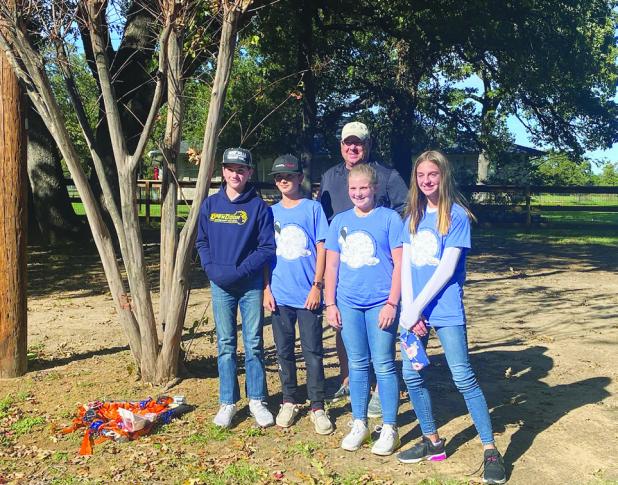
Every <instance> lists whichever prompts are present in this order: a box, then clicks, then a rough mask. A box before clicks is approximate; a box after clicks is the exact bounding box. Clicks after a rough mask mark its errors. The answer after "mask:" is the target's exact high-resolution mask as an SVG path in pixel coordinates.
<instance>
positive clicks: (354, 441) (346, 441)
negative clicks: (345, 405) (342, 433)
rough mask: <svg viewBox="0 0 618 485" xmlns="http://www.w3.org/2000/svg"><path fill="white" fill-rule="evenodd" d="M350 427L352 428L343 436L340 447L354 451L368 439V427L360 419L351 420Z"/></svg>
mask: <svg viewBox="0 0 618 485" xmlns="http://www.w3.org/2000/svg"><path fill="white" fill-rule="evenodd" d="M350 428H352V431H350V432H349V433H348V434H347V435H346V437H345V438H343V441H342V442H341V447H342V448H343V449H344V450H347V451H356V450H358V449H359V448H360V447H361V446H363V443H364V442H365V441H367V440H368V439H369V428H367V424H365V422H364V421H362V420H360V419H355V420H354V421H352V422H351V423H350Z"/></svg>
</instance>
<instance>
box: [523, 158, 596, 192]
mask: <svg viewBox="0 0 618 485" xmlns="http://www.w3.org/2000/svg"><path fill="white" fill-rule="evenodd" d="M534 172H535V173H534V176H533V181H534V182H535V183H538V184H540V185H591V183H592V180H593V178H592V167H591V164H590V161H588V160H581V161H578V160H574V159H573V158H571V157H570V156H569V155H568V154H566V153H558V152H551V153H549V154H548V155H547V156H545V157H543V158H541V159H539V160H538V161H537V162H536V164H535V170H534Z"/></svg>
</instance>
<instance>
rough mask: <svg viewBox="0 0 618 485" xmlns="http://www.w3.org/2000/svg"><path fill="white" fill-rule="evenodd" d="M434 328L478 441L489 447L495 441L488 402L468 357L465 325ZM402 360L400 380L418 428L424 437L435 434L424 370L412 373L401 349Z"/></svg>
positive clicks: (424, 342) (410, 366) (408, 361)
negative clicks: (476, 433)
mask: <svg viewBox="0 0 618 485" xmlns="http://www.w3.org/2000/svg"><path fill="white" fill-rule="evenodd" d="M434 329H435V330H436V333H437V334H438V338H439V339H440V343H441V344H442V349H443V350H444V355H445V357H446V362H447V363H448V366H449V369H450V370H451V375H452V377H453V382H454V383H455V386H456V387H457V389H458V390H459V392H460V393H461V394H462V395H463V398H464V400H465V401H466V406H467V407H468V411H469V412H470V416H472V421H473V422H474V426H475V427H476V431H477V432H478V434H479V436H480V438H481V442H482V443H483V444H484V445H489V444H492V443H493V442H494V435H493V432H492V430H491V420H490V418H489V410H488V409H487V402H486V401H485V396H484V395H483V391H482V390H481V387H480V386H479V383H478V381H477V380H476V376H475V375H474V370H473V369H472V366H471V365H470V359H469V356H468V335H467V332H466V326H465V325H455V326H452V327H434ZM421 340H422V342H423V345H424V346H425V347H427V341H428V340H429V334H427V335H426V336H425V337H423V338H422V339H421ZM401 359H402V360H403V380H404V382H405V383H406V386H407V387H408V393H409V394H410V400H411V401H412V406H413V407H414V412H415V413H416V417H417V418H418V422H419V423H420V425H421V431H422V433H423V434H424V435H425V436H428V435H430V434H434V433H436V431H437V430H436V423H435V421H434V419H433V410H432V406H431V397H430V396H429V391H428V389H427V387H426V385H425V381H424V379H423V376H424V374H425V369H422V370H421V371H420V372H418V371H416V370H414V369H413V368H412V364H411V363H410V359H409V358H408V356H407V354H406V353H405V352H404V351H403V350H402V352H401Z"/></svg>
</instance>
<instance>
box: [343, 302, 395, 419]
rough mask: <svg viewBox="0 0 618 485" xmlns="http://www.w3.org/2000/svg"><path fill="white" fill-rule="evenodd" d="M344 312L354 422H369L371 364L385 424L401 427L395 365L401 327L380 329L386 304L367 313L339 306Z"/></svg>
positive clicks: (344, 339) (344, 333) (344, 338)
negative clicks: (396, 345) (398, 413)
mask: <svg viewBox="0 0 618 485" xmlns="http://www.w3.org/2000/svg"><path fill="white" fill-rule="evenodd" d="M337 306H338V308H339V312H340V313H341V321H342V329H341V337H342V338H343V344H344V345H345V350H346V352H347V354H348V365H349V368H350V400H351V401H352V416H353V417H354V419H362V420H366V419H367V406H368V405H369V364H370V363H373V369H374V371H375V374H376V380H377V382H378V393H379V395H380V401H381V403H382V416H383V419H384V424H392V425H396V424H397V408H398V405H399V380H398V378H397V367H396V366H395V339H396V335H397V325H396V324H395V323H393V324H392V325H391V326H390V327H389V328H387V329H386V330H382V329H381V328H379V327H378V315H379V314H380V310H381V309H382V307H383V305H379V306H376V307H373V308H369V309H367V310H363V309H360V308H351V307H348V306H345V305H342V304H340V303H338V304H337Z"/></svg>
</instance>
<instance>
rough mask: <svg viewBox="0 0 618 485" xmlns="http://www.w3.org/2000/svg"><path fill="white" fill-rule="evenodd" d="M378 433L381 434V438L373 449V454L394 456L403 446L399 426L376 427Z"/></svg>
mask: <svg viewBox="0 0 618 485" xmlns="http://www.w3.org/2000/svg"><path fill="white" fill-rule="evenodd" d="M380 428H381V429H380ZM376 431H379V432H380V438H378V441H376V442H375V443H374V444H373V446H372V447H371V453H373V454H374V455H380V456H388V455H392V454H393V452H394V451H395V450H396V449H397V448H399V445H400V444H401V441H400V440H399V432H398V431H397V426H393V425H392V424H385V425H383V426H381V427H380V426H376Z"/></svg>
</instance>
